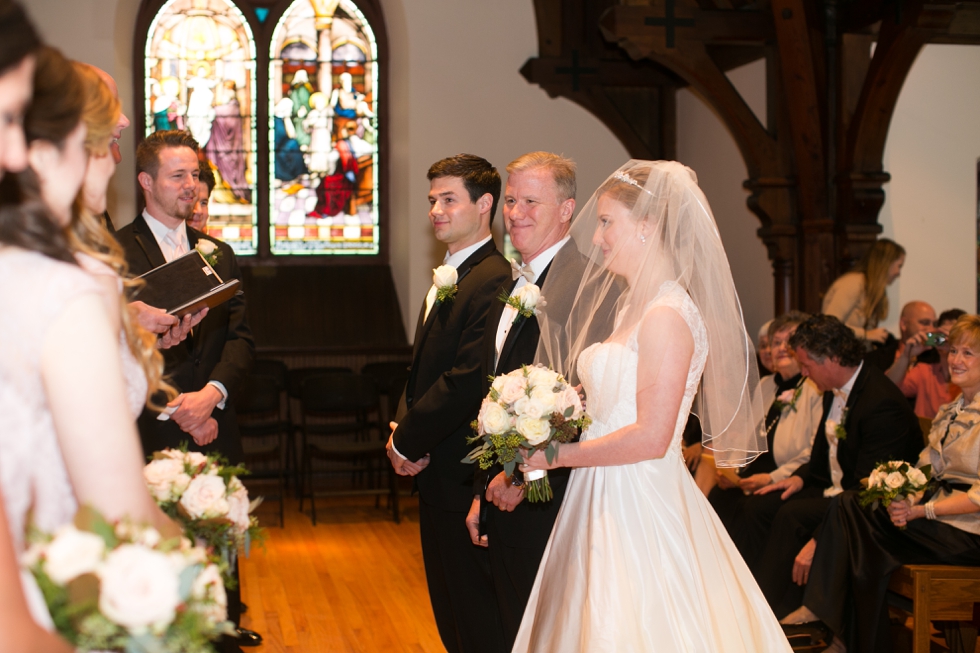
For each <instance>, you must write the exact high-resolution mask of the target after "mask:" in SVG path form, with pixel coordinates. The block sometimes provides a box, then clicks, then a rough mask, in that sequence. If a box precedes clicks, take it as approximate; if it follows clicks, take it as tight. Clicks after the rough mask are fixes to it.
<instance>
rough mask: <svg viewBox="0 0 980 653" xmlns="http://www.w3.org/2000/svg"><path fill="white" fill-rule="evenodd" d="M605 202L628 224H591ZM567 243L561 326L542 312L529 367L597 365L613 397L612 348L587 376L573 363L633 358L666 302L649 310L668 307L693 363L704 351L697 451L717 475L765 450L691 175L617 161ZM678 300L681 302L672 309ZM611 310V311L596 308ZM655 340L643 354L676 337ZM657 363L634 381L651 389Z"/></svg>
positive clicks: (757, 401)
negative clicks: (589, 356) (573, 262)
mask: <svg viewBox="0 0 980 653" xmlns="http://www.w3.org/2000/svg"><path fill="white" fill-rule="evenodd" d="M608 200H613V201H615V202H617V203H618V204H620V205H621V206H622V207H623V209H625V211H624V212H623V213H625V214H626V215H628V216H629V221H628V222H624V221H623V220H621V219H617V218H616V217H613V218H612V220H610V216H609V215H599V210H598V205H599V203H600V202H602V204H603V207H604V210H605V208H606V207H608ZM617 213H620V212H619V211H617ZM605 230H608V231H605ZM571 237H572V239H573V240H574V242H575V244H576V246H577V248H578V250H579V252H580V253H581V255H582V256H583V257H584V258H585V259H586V260H587V262H586V265H585V273H584V274H583V276H582V280H581V283H580V284H579V288H578V292H577V294H576V297H575V301H574V304H573V307H572V310H571V313H570V315H569V318H568V321H567V322H566V323H565V324H560V325H559V324H553V323H549V321H548V319H547V307H545V308H544V312H545V315H544V316H543V318H541V319H540V320H539V321H540V322H541V324H542V338H541V344H540V345H539V347H538V355H537V361H538V362H543V363H546V364H549V365H551V366H553V367H554V368H555V369H557V370H559V371H562V372H563V373H565V374H566V376H571V377H573V378H582V377H583V375H584V376H588V375H590V374H591V375H600V374H603V365H608V366H609V368H608V370H609V371H610V373H609V374H605V375H603V377H602V378H603V387H604V390H603V392H606V391H607V390H606V389H607V388H609V387H610V384H613V386H614V387H613V390H612V391H613V392H618V391H619V386H622V385H623V384H626V383H627V380H624V379H618V380H616V379H615V378H614V375H613V373H612V370H614V369H617V370H618V369H620V365H621V362H620V361H617V360H614V359H616V358H617V356H618V355H617V353H616V349H615V347H614V348H613V349H612V350H611V353H609V354H607V355H606V356H605V358H603V359H600V357H596V359H595V360H592V361H591V366H592V369H590V370H580V369H577V366H578V365H579V363H580V359H579V357H580V355H581V354H582V352H583V351H584V350H586V349H588V348H589V347H590V346H591V345H593V344H596V343H598V342H602V341H606V342H613V343H619V344H620V345H624V346H626V347H628V348H639V349H640V350H643V348H644V342H642V341H640V342H637V334H638V333H639V331H640V329H639V327H640V325H641V322H643V321H644V319H645V318H646V317H647V316H648V314H649V313H650V308H651V305H652V304H653V302H654V301H655V300H658V299H659V298H667V299H663V300H662V301H660V302H659V304H664V305H668V306H671V307H673V308H675V309H676V310H677V312H678V313H679V314H681V317H683V318H685V321H686V322H687V323H688V324H689V325H690V326H691V335H692V337H693V339H694V343H695V355H696V356H697V352H699V351H701V352H703V351H704V348H705V345H706V346H707V360H706V362H705V367H704V373H703V375H702V376H701V385H700V388H699V392H698V396H697V399H696V400H695V403H694V406H693V408H692V412H693V413H695V414H697V415H698V417H699V418H700V421H701V424H702V427H703V430H704V436H703V437H704V444H705V446H706V447H707V448H708V449H710V450H711V451H712V452H713V453H714V455H715V459H716V462H717V464H719V465H720V466H738V465H745V464H747V463H749V462H751V461H752V460H753V459H754V458H755V457H757V456H758V455H759V454H760V453H761V452H763V451H765V449H766V442H765V436H764V435H763V430H762V428H761V425H762V419H763V417H764V412H763V408H762V401H761V397H760V395H759V393H758V385H759V373H758V369H757V368H756V362H755V348H754V346H753V344H752V338H750V337H749V335H748V334H747V333H746V330H745V323H744V319H743V317H742V308H741V304H740V303H739V299H738V295H737V293H736V292H735V284H734V282H733V280H732V274H731V269H730V267H729V264H728V257H727V255H726V254H725V248H724V246H723V245H722V242H721V237H720V235H719V233H718V228H717V226H716V225H715V221H714V217H713V216H712V214H711V209H710V207H709V205H708V201H707V199H706V198H705V196H704V193H703V192H701V189H700V188H699V187H698V184H697V177H696V175H695V174H694V171H693V170H691V169H690V168H687V167H686V166H684V165H682V164H680V163H677V162H675V161H638V160H631V161H629V162H627V163H626V164H625V165H623V166H622V167H620V168H619V169H618V170H617V171H615V172H614V173H613V174H612V175H610V176H609V177H608V178H607V179H606V181H604V182H603V183H602V184H601V185H600V186H599V188H598V189H597V190H596V192H595V194H593V196H592V198H591V199H590V200H589V202H588V203H587V204H586V205H585V206H584V207H583V209H582V211H581V212H580V213H579V215H578V217H577V218H576V219H575V220H574V221H573V223H572V228H571ZM603 245H604V246H605V247H606V249H607V252H606V253H605V254H604V253H603V251H602V246H603ZM618 255H625V256H627V257H628V258H627V259H624V260H623V261H621V262H619V261H618V262H617V265H615V266H614V269H615V270H620V271H622V272H623V276H619V275H617V274H615V273H614V272H613V271H612V270H610V269H609V262H608V261H607V260H606V256H608V257H609V261H612V260H613V259H614V258H615V257H616V256H618ZM685 295H686V297H687V298H689V300H690V301H689V302H688V301H686V300H684V301H680V299H679V298H683V297H684V296H685ZM617 297H618V298H617ZM614 298H616V299H615V301H613V300H614ZM612 305H615V310H608V309H607V308H604V307H609V306H612ZM692 309H693V310H692ZM695 313H696V314H695ZM662 322H663V321H662V320H660V321H656V322H653V323H651V324H657V325H659V324H660V323H662ZM644 333H649V330H645V331H644ZM671 334H674V335H671ZM661 335H662V338H661V337H660V335H658V336H657V337H656V338H655V339H656V340H658V342H656V343H647V344H648V350H649V351H661V350H664V348H665V347H666V348H670V347H671V343H670V342H669V341H663V339H669V338H671V337H676V330H675V331H670V330H669V329H666V327H665V331H664V333H663V334H661ZM661 362H662V361H661V360H657V359H654V360H652V361H650V360H648V362H647V365H648V367H646V368H645V369H644V370H643V374H642V375H640V377H642V378H647V379H653V380H652V381H649V383H650V384H653V383H655V381H656V378H657V375H658V373H659V366H660V363H661ZM641 382H642V381H641ZM616 384H618V385H616ZM642 389H643V388H639V387H638V388H636V391H637V392H638V391H640V390H642ZM628 391H632V388H629V390H628ZM599 419H601V416H599Z"/></svg>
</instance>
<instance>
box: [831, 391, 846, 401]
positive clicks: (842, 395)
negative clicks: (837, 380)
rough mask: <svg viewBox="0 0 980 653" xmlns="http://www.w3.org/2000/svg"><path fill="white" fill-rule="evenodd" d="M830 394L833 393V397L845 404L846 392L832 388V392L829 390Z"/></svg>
mask: <svg viewBox="0 0 980 653" xmlns="http://www.w3.org/2000/svg"><path fill="white" fill-rule="evenodd" d="M831 392H833V393H834V396H835V397H837V398H838V399H840V400H841V401H843V402H844V403H847V393H846V392H844V391H843V390H841V389H840V388H834V389H833V390H831Z"/></svg>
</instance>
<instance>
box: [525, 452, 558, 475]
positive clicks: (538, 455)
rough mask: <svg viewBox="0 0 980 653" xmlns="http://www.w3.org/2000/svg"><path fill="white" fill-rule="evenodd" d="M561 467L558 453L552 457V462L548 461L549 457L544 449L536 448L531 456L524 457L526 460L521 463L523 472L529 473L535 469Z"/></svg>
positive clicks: (545, 469)
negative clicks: (538, 449)
mask: <svg viewBox="0 0 980 653" xmlns="http://www.w3.org/2000/svg"><path fill="white" fill-rule="evenodd" d="M558 467H561V463H559V462H558V454H557V453H556V454H555V457H554V458H553V459H552V462H551V463H549V462H548V457H547V456H546V455H544V452H543V451H537V450H535V451H534V453H532V454H531V455H530V456H525V457H524V462H523V463H522V464H521V465H520V469H521V471H522V472H524V473H525V474H527V473H528V472H533V471H535V470H544V471H547V470H549V469H556V468H558Z"/></svg>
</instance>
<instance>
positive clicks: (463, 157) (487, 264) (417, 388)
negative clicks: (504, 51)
mask: <svg viewBox="0 0 980 653" xmlns="http://www.w3.org/2000/svg"><path fill="white" fill-rule="evenodd" d="M428 178H429V206H430V208H429V221H430V222H431V223H432V228H433V231H434V232H435V236H436V239H437V240H439V241H440V242H442V243H445V245H446V247H447V249H448V252H447V254H446V257H445V259H444V265H448V266H451V267H453V268H455V270H456V276H457V280H456V284H455V290H454V291H453V292H452V293H451V296H450V297H445V298H444V299H443V300H441V301H440V297H441V296H442V295H440V294H439V292H438V291H439V289H438V288H437V287H436V286H435V284H433V286H432V287H431V288H430V289H429V292H428V294H427V295H426V297H425V301H424V302H423V305H422V308H421V311H420V313H419V321H418V326H417V327H416V330H415V344H414V352H413V356H412V366H411V368H410V374H409V379H408V384H407V386H406V388H405V394H404V395H403V397H402V402H401V407H400V408H399V411H398V416H397V418H396V419H397V423H393V424H392V427H393V429H394V430H393V432H392V434H391V437H390V438H389V440H388V457H389V458H390V459H391V464H392V466H393V467H394V468H395V471H396V472H398V473H399V474H402V475H405V476H415V482H416V487H417V488H418V491H419V495H420V499H421V500H420V501H419V527H420V530H421V535H422V557H423V560H424V563H425V575H426V580H427V582H428V586H429V598H430V600H431V601H432V611H433V612H434V613H435V618H436V626H437V627H438V629H439V636H440V637H441V638H442V642H443V645H444V646H445V647H446V650H447V651H449V653H478V652H483V651H486V652H487V653H496V652H498V651H500V650H502V649H503V646H502V643H501V633H500V626H499V624H498V623H497V619H496V618H495V609H494V608H495V602H494V599H493V590H492V586H491V583H490V572H489V562H488V561H487V554H486V551H484V550H483V549H480V548H478V547H475V546H473V544H472V543H471V542H470V538H469V535H468V534H467V532H466V525H465V523H464V518H465V516H466V511H467V509H468V508H469V505H470V500H471V499H472V496H473V495H472V478H473V468H472V466H471V465H469V464H466V463H464V462H462V461H463V458H464V457H465V456H466V455H467V454H468V453H469V451H470V450H471V449H472V446H471V445H468V444H467V442H466V439H467V437H468V436H470V435H472V430H471V429H470V422H471V421H472V420H473V419H475V418H476V415H477V412H478V411H479V408H480V403H481V401H482V399H483V395H482V394H481V393H482V384H481V370H480V358H481V355H482V353H483V337H484V328H485V326H486V321H487V313H488V311H489V310H490V307H491V305H492V304H493V302H494V301H496V293H497V292H498V289H499V288H500V286H501V284H502V283H503V282H504V280H505V279H507V278H508V277H509V275H510V266H509V265H508V264H507V260H506V259H505V258H504V257H503V256H502V255H501V254H500V252H498V251H497V247H496V245H495V244H494V242H493V238H492V237H491V235H490V224H491V222H492V221H493V215H494V212H495V211H496V209H497V200H498V198H499V197H500V175H499V174H498V173H497V170H496V169H495V168H494V167H493V166H492V165H490V163H489V162H487V161H486V160H484V159H481V158H480V157H477V156H473V155H471V154H459V155H457V156H453V157H450V158H448V159H443V160H441V161H438V162H436V163H434V164H433V165H432V167H431V168H429V173H428ZM447 285H448V284H447Z"/></svg>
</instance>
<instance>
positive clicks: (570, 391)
mask: <svg viewBox="0 0 980 653" xmlns="http://www.w3.org/2000/svg"><path fill="white" fill-rule="evenodd" d="M591 422H592V420H591V419H590V418H589V416H588V415H586V414H585V411H584V410H583V409H582V400H581V398H580V397H579V396H578V393H577V392H575V388H573V387H572V386H571V385H569V383H568V382H567V381H566V380H565V379H564V378H562V376H561V375H560V374H558V373H557V372H555V371H554V370H550V369H548V368H546V367H544V366H543V365H535V366H529V365H524V366H522V367H521V368H520V369H518V370H514V371H513V372H509V373H507V374H503V375H501V376H498V377H496V378H495V379H493V385H492V386H491V388H490V394H489V395H488V396H487V397H486V398H485V399H484V400H483V405H482V406H481V407H480V414H479V416H478V417H477V419H476V420H475V421H474V422H473V425H472V426H473V430H474V431H475V432H476V435H475V436H473V437H472V438H470V440H469V441H470V443H471V444H472V443H474V442H481V441H482V443H481V444H480V446H478V447H477V448H476V449H474V450H473V451H472V452H471V453H470V454H469V455H468V456H467V457H466V458H464V459H463V462H470V463H474V462H478V463H479V464H480V467H481V468H482V469H488V468H489V467H491V466H492V465H493V464H494V463H495V462H497V461H499V462H500V463H501V464H503V466H504V472H505V473H506V474H507V475H508V476H511V475H512V474H513V473H514V468H515V466H516V465H518V464H520V463H522V462H523V461H524V456H525V455H529V454H530V453H531V452H532V451H536V450H537V451H541V450H543V451H544V454H545V456H546V457H547V459H548V462H549V463H550V462H552V461H553V460H554V458H555V455H556V454H557V453H558V445H559V444H560V443H564V442H571V440H572V439H574V438H575V434H576V432H577V431H578V429H584V428H586V427H587V426H588V425H589V424H590V423H591ZM524 479H525V481H527V489H526V493H527V500H528V501H530V502H539V501H548V500H550V499H551V498H552V496H553V494H552V492H551V484H550V483H549V482H548V473H547V472H545V471H534V472H529V473H527V474H525V475H524Z"/></svg>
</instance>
